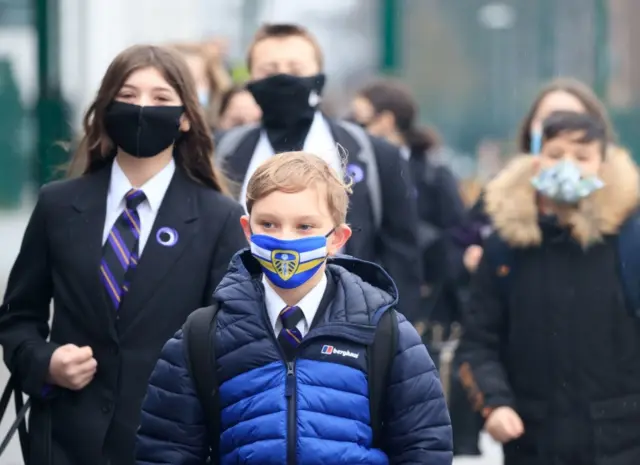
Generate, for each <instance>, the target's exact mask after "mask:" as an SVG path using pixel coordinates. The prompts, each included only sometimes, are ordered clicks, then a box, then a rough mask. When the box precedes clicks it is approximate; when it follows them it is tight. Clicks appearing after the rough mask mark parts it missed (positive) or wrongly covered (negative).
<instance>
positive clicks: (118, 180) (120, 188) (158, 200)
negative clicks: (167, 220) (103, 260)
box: [102, 159, 176, 256]
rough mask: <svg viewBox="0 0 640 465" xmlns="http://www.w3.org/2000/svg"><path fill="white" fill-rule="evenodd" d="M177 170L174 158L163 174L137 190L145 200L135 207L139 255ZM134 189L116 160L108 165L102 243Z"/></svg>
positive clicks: (160, 173)
mask: <svg viewBox="0 0 640 465" xmlns="http://www.w3.org/2000/svg"><path fill="white" fill-rule="evenodd" d="M175 171H176V164H175V161H173V159H172V160H171V162H169V164H168V165H167V166H165V167H164V168H163V169H162V171H160V172H159V173H158V174H156V175H155V176H154V177H152V178H151V179H149V180H148V181H147V182H146V183H145V184H144V185H143V186H142V187H139V189H140V190H142V191H143V192H144V195H145V196H146V197H147V198H146V200H145V201H144V202H142V203H141V204H140V205H139V206H138V215H139V216H140V241H139V243H138V252H139V254H140V256H142V251H143V250H144V246H145V245H146V243H147V240H148V239H149V235H150V234H151V229H152V228H153V223H154V222H155V221H156V216H158V210H160V205H161V204H162V199H164V194H165V193H166V192H167V189H168V188H169V184H170V183H171V179H172V178H173V173H175ZM132 188H133V186H132V185H131V182H129V179H128V178H127V176H126V175H125V174H124V172H123V171H122V168H120V165H118V160H117V159H116V160H114V161H113V165H112V166H111V180H110V182H109V192H108V194H107V215H106V217H105V222H104V232H103V234H102V244H104V243H105V242H107V238H108V237H109V232H110V231H111V228H113V225H114V223H115V222H116V220H117V219H118V217H119V216H120V215H121V214H122V212H123V211H124V208H125V206H126V202H125V195H126V194H127V192H129V190H131V189H132Z"/></svg>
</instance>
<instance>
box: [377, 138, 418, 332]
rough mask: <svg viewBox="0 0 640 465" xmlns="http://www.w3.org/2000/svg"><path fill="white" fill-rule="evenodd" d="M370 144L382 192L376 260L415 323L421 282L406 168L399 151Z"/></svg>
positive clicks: (412, 199)
mask: <svg viewBox="0 0 640 465" xmlns="http://www.w3.org/2000/svg"><path fill="white" fill-rule="evenodd" d="M372 143H373V147H374V151H375V154H376V158H377V161H378V171H379V176H380V188H381V191H382V192H381V194H382V210H383V216H382V225H381V227H380V230H379V231H378V244H379V250H378V257H380V260H381V262H382V265H383V266H384V267H385V269H386V270H387V271H388V272H389V274H390V275H391V277H392V278H393V279H394V281H395V283H396V286H397V287H398V292H399V295H400V303H399V310H400V311H401V312H402V313H403V314H404V315H405V316H406V317H407V318H408V319H409V320H410V321H414V320H415V319H416V318H417V317H418V316H419V314H420V284H421V281H422V276H421V262H420V260H421V251H420V247H419V245H418V232H417V226H418V211H417V207H416V195H415V189H414V187H413V182H412V179H411V175H410V173H409V165H408V164H407V162H406V161H405V160H404V159H403V158H402V157H401V156H400V153H399V150H398V149H397V148H395V147H393V146H392V145H390V144H388V143H386V142H384V141H382V140H379V139H376V138H372Z"/></svg>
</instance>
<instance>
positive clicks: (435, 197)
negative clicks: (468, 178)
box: [409, 152, 465, 324]
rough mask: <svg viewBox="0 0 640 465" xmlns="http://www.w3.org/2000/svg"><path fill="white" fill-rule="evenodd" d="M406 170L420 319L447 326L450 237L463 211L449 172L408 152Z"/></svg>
mask: <svg viewBox="0 0 640 465" xmlns="http://www.w3.org/2000/svg"><path fill="white" fill-rule="evenodd" d="M409 167H410V170H411V175H412V177H413V182H414V185H415V189H416V193H417V207H418V217H419V223H418V239H419V244H420V249H421V251H422V275H423V283H424V284H423V286H422V290H423V295H424V297H426V300H427V304H426V308H423V309H422V313H421V318H422V319H425V320H426V319H427V318H429V319H431V320H434V321H438V322H441V323H445V324H448V323H450V322H451V321H452V320H453V319H455V318H457V314H458V306H459V305H458V296H457V283H456V275H455V269H456V268H455V263H454V261H455V260H456V259H457V255H456V249H455V247H454V243H453V238H452V236H451V234H452V231H453V230H454V228H459V227H462V225H463V224H464V220H465V208H464V203H463V201H462V198H461V196H460V191H459V189H458V181H457V180H456V178H455V176H454V175H453V173H452V172H451V170H450V169H449V168H448V167H447V166H446V165H444V164H442V163H440V162H438V161H432V160H431V159H430V158H429V154H428V153H427V154H425V153H423V152H412V153H411V156H410V158H409Z"/></svg>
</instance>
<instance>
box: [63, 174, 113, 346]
mask: <svg viewBox="0 0 640 465" xmlns="http://www.w3.org/2000/svg"><path fill="white" fill-rule="evenodd" d="M110 179H111V165H110V164H109V165H108V166H107V167H105V168H103V169H101V170H100V171H97V172H95V173H92V174H89V175H86V176H85V177H84V178H83V179H82V181H83V185H82V188H81V189H80V190H79V192H78V196H77V197H76V198H75V199H74V200H73V203H72V205H73V208H74V209H75V210H76V212H78V213H79V214H78V215H76V216H75V217H73V218H71V220H70V223H69V227H70V230H71V239H72V241H73V242H74V243H77V244H79V245H78V247H79V248H80V249H79V250H80V251H81V253H80V254H79V256H78V257H77V260H78V269H79V273H78V275H77V277H76V279H77V280H78V283H77V284H78V291H79V292H81V293H83V294H84V295H85V296H86V297H87V298H88V300H89V301H90V303H91V305H90V308H89V309H87V310H89V311H91V313H92V314H93V316H94V317H95V318H96V319H97V321H98V325H96V326H97V327H107V328H108V330H109V334H110V335H111V336H112V337H113V338H114V339H117V333H116V329H115V319H116V316H115V312H114V310H113V308H112V307H111V305H110V304H109V302H108V300H107V295H106V291H105V290H104V286H103V285H102V280H101V279H100V260H101V259H102V236H103V232H104V222H105V216H106V211H107V195H108V191H109V180H110Z"/></svg>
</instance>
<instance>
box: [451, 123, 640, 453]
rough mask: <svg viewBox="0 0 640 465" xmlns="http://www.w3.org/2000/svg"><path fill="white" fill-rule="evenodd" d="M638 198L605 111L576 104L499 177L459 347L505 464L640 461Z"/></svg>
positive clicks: (633, 169)
mask: <svg viewBox="0 0 640 465" xmlns="http://www.w3.org/2000/svg"><path fill="white" fill-rule="evenodd" d="M639 198H640V176H639V174H638V168H637V166H636V164H635V163H634V161H633V160H632V158H631V157H630V155H629V154H628V153H627V152H626V151H624V150H623V149H621V148H619V147H616V146H613V145H611V144H608V143H607V137H606V129H605V125H604V123H603V122H602V121H601V120H600V119H598V118H596V117H594V116H591V115H585V114H578V113H571V112H557V113H554V114H552V115H551V116H549V117H548V118H547V119H546V120H545V122H544V124H543V137H542V149H541V152H540V153H539V155H522V156H519V157H516V158H515V159H514V160H512V161H511V163H510V164H509V165H507V167H506V168H505V169H504V170H503V171H502V172H501V173H500V174H499V175H498V176H497V177H496V178H495V179H493V180H492V181H491V182H490V183H489V184H488V186H487V189H486V192H485V205H486V212H487V214H488V215H489V217H490V218H491V221H492V224H493V226H494V228H495V231H494V233H493V235H492V236H491V237H489V239H488V242H487V244H486V246H485V253H484V256H483V257H482V260H481V262H480V265H479V267H478V270H477V272H476V274H475V275H474V277H473V279H472V284H471V287H472V289H471V298H470V302H469V306H468V308H467V309H466V311H465V334H464V336H463V340H462V343H461V347H460V349H459V350H460V351H461V357H462V360H463V364H462V368H461V378H462V380H463V383H464V384H465V387H466V388H467V391H468V393H469V396H470V398H471V399H472V402H473V403H474V404H475V407H476V408H477V409H478V410H480V411H481V412H482V413H483V416H484V417H485V419H486V423H485V428H486V429H487V431H488V432H489V433H490V434H491V436H492V437H493V438H494V439H496V440H498V441H499V442H501V443H503V447H504V457H505V461H504V463H505V465H549V464H553V465H595V464H597V465H636V464H638V463H640V363H639V360H640V320H639V316H638V315H637V314H636V308H637V307H636V308H632V307H633V305H631V303H632V302H633V300H634V299H633V298H629V297H630V296H629V293H630V292H632V291H633V290H634V286H636V285H635V282H640V265H635V264H634V262H635V261H634V259H633V255H636V254H637V255H638V257H639V259H640V226H637V225H639V224H640V219H639V217H638V213H637V212H638V207H639V205H638V204H639ZM636 243H637V245H634V244H636ZM637 262H638V263H640V260H638V261H637ZM636 271H637V273H638V276H635V277H637V278H638V279H633V278H634V273H635V272H636ZM627 281H634V283H629V282H627ZM636 287H637V286H636Z"/></svg>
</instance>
